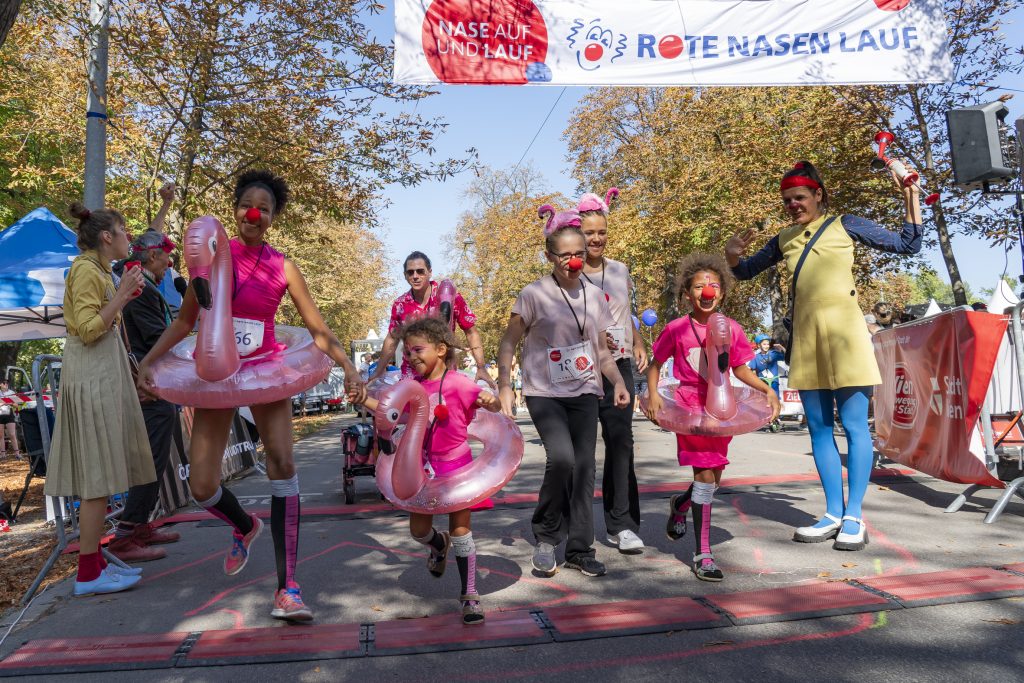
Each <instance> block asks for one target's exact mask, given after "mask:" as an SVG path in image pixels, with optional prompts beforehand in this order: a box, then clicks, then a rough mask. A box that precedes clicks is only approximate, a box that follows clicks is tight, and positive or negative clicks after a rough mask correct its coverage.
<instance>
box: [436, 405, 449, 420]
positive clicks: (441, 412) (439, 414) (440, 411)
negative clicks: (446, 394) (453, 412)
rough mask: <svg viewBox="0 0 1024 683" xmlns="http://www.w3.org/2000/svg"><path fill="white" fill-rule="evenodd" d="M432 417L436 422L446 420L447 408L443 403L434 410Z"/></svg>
mask: <svg viewBox="0 0 1024 683" xmlns="http://www.w3.org/2000/svg"><path fill="white" fill-rule="evenodd" d="M434 417H435V418H437V419H438V420H447V419H448V406H446V405H444V404H443V403H442V404H440V405H438V406H436V407H435V408H434Z"/></svg>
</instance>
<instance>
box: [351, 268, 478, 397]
mask: <svg viewBox="0 0 1024 683" xmlns="http://www.w3.org/2000/svg"><path fill="white" fill-rule="evenodd" d="M403 270H404V271H405V281H406V282H408V283H409V291H408V292H406V293H405V294H403V295H402V296H400V297H398V298H397V299H395V302H394V303H393V304H392V305H391V322H390V323H389V324H388V336H387V337H385V338H384V347H383V348H382V349H381V352H380V361H379V362H378V363H377V369H376V370H375V371H374V372H373V374H372V375H371V376H370V378H369V380H368V382H372V381H373V380H375V379H377V378H379V377H382V376H383V375H384V373H385V372H386V371H387V366H388V365H389V364H390V363H391V360H392V359H393V358H394V355H395V349H396V348H398V342H399V339H398V338H397V337H396V336H395V335H396V334H397V332H398V330H399V329H400V328H401V327H402V325H403V324H405V323H406V322H409V321H410V320H413V319H415V318H419V317H422V316H424V315H427V312H428V311H431V310H438V309H439V308H440V306H439V301H438V293H437V283H436V282H434V281H433V280H431V279H430V277H431V275H432V271H431V269H430V259H429V258H428V257H427V255H426V254H424V253H423V252H421V251H414V252H412V253H411V254H409V255H408V256H407V257H406V258H405V268H404V269H403ZM452 319H453V320H454V322H455V323H456V324H457V325H458V326H459V327H460V328H462V330H463V332H465V333H466V342H467V343H468V344H469V352H470V354H471V355H472V356H473V360H475V361H476V377H475V379H478V380H480V379H482V380H483V381H485V382H487V384H488V385H490V386H491V387H492V388H494V389H495V390H497V386H495V384H494V380H492V379H491V377H490V376H489V375H488V374H487V368H486V367H485V364H484V347H483V341H482V340H481V339H480V332H479V331H477V329H476V315H474V314H473V311H471V310H470V309H469V306H468V305H467V304H466V300H465V299H463V298H462V295H461V294H456V295H455V301H453V302H452ZM411 374H412V370H411V369H410V368H409V364H408V363H407V362H406V361H405V360H404V359H403V360H402V375H411Z"/></svg>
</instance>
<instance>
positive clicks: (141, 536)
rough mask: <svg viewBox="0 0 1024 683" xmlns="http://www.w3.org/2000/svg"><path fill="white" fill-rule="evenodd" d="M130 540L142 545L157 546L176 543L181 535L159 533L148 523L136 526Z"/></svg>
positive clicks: (158, 530)
mask: <svg viewBox="0 0 1024 683" xmlns="http://www.w3.org/2000/svg"><path fill="white" fill-rule="evenodd" d="M132 538H134V539H135V540H136V541H138V542H139V543H141V544H142V545H159V544H161V543H177V542H178V541H180V540H181V534H179V533H178V532H176V531H161V530H160V529H157V528H156V527H154V526H153V525H152V524H150V523H149V522H146V523H145V524H136V525H135V529H134V530H133V531H132Z"/></svg>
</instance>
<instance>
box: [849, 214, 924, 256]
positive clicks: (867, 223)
mask: <svg viewBox="0 0 1024 683" xmlns="http://www.w3.org/2000/svg"><path fill="white" fill-rule="evenodd" d="M841 220H842V222H843V228H845V230H846V234H848V235H849V236H850V237H851V238H852V239H854V240H856V241H857V242H860V243H861V244H863V245H865V246H867V247H871V248H872V249H877V250H879V251H887V252H889V253H892V254H916V253H918V252H919V251H921V238H922V235H923V232H924V230H923V229H922V226H921V224H920V223H911V222H909V221H904V222H903V228H902V229H901V230H900V231H899V232H895V231H893V230H886V229H885V228H883V227H882V226H881V225H879V224H878V223H875V222H874V221H871V220H868V219H867V218H861V217H860V216H843V217H842V219H841Z"/></svg>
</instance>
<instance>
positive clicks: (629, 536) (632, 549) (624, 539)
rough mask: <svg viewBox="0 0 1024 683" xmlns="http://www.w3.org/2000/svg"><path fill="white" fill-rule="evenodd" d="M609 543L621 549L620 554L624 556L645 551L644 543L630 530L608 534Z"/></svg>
mask: <svg viewBox="0 0 1024 683" xmlns="http://www.w3.org/2000/svg"><path fill="white" fill-rule="evenodd" d="M608 542H609V543H611V544H612V545H616V546H618V547H619V552H620V553H623V554H624V555H636V554H638V553H642V552H643V551H644V542H643V541H642V540H641V539H640V537H639V536H637V535H636V534H635V533H633V532H632V531H630V530H629V529H623V530H622V531H620V532H619V533H617V534H608Z"/></svg>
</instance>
